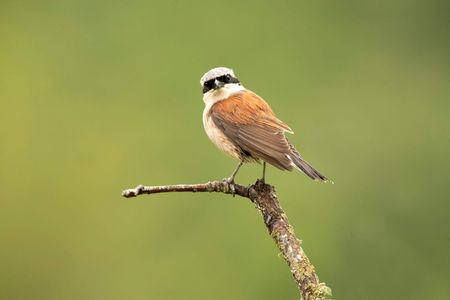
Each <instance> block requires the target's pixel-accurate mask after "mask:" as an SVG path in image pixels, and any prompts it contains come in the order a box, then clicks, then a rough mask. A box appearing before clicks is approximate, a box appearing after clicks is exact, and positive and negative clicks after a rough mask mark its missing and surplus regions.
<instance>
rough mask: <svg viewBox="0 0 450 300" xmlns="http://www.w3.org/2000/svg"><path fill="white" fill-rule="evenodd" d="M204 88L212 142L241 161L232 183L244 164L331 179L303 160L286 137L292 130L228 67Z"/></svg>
mask: <svg viewBox="0 0 450 300" xmlns="http://www.w3.org/2000/svg"><path fill="white" fill-rule="evenodd" d="M200 85H201V86H202V89H203V102H204V103H205V108H204V110H203V126H204V128H205V131H206V134H207V135H208V137H209V139H210V140H211V141H212V142H213V143H214V144H215V145H216V146H217V147H218V148H219V149H220V150H222V151H223V152H225V153H226V154H228V155H229V156H231V157H233V158H235V159H237V160H238V161H239V163H238V165H237V167H236V168H235V169H234V171H233V173H232V174H231V176H230V177H227V178H225V179H224V180H226V181H227V182H228V183H229V184H234V179H235V176H236V174H237V172H238V171H239V169H240V167H241V166H242V164H244V163H251V162H259V163H260V162H261V161H262V162H263V173H262V178H261V180H262V182H265V173H266V162H267V163H269V164H270V165H272V166H274V167H276V168H278V169H281V170H288V171H292V170H294V169H297V170H300V171H301V172H303V173H304V174H306V175H307V176H308V177H310V178H311V179H313V180H315V181H323V182H326V181H328V179H327V178H326V177H325V176H324V175H322V174H321V173H320V172H319V171H317V170H316V169H315V168H314V167H312V166H311V165H310V164H309V163H308V162H307V161H305V160H304V159H303V157H302V156H301V155H300V153H299V152H298V151H297V149H296V148H295V147H294V146H293V145H292V144H291V143H290V142H289V140H288V139H287V138H286V136H285V134H286V133H291V134H293V133H294V132H293V131H292V129H291V128H290V127H289V126H288V125H286V124H285V123H284V122H283V121H281V120H280V119H278V118H277V117H276V116H275V114H274V112H273V111H272V109H271V108H270V106H269V105H268V104H267V102H266V101H264V99H263V98H261V97H260V96H258V95H257V94H256V93H254V92H252V91H251V90H248V89H246V88H245V87H244V86H243V85H242V83H241V82H240V80H239V79H238V78H237V77H236V75H235V74H234V71H233V70H232V69H230V68H227V67H217V68H213V69H211V70H209V71H208V72H206V73H205V74H204V75H203V76H202V77H201V79H200Z"/></svg>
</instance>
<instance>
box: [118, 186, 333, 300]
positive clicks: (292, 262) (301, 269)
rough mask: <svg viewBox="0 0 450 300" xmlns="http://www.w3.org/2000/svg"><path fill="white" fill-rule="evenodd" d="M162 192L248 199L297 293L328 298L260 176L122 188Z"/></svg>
mask: <svg viewBox="0 0 450 300" xmlns="http://www.w3.org/2000/svg"><path fill="white" fill-rule="evenodd" d="M166 192H217V193H225V194H233V196H234V195H235V194H236V195H239V196H241V197H245V198H248V199H250V200H251V201H252V202H253V203H255V204H256V207H257V208H258V210H259V211H260V212H261V214H262V217H263V220H264V224H265V225H266V227H267V229H268V231H269V234H270V235H271V236H272V238H273V240H274V242H275V244H276V245H277V247H278V249H279V250H280V251H281V253H282V254H283V257H284V259H285V260H286V262H287V264H288V266H289V268H290V269H291V273H292V275H293V277H294V281H295V283H296V284H297V287H298V289H299V291H300V295H301V297H302V298H303V299H304V300H322V299H330V297H331V289H330V288H329V287H327V286H326V285H325V283H321V282H320V281H319V277H318V276H317V274H316V272H315V270H314V266H313V265H312V264H311V263H310V261H309V259H308V257H307V256H306V254H305V252H304V251H303V249H302V247H301V242H300V240H299V239H297V237H296V236H295V233H294V229H293V228H292V226H291V225H290V224H289V221H288V219H287V216H286V214H285V213H284V211H283V209H282V208H281V206H280V203H279V202H278V198H277V195H276V193H275V188H274V187H273V186H271V185H268V184H265V183H264V182H263V181H261V180H258V181H256V183H255V184H253V185H251V186H249V187H246V186H242V185H239V184H234V185H230V184H229V183H227V182H226V181H210V182H207V183H202V184H179V185H164V186H142V185H140V186H137V187H136V188H134V189H128V190H124V191H123V192H122V196H124V197H126V198H130V197H136V196H139V195H142V194H156V193H166Z"/></svg>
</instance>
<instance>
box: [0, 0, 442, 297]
mask: <svg viewBox="0 0 450 300" xmlns="http://www.w3.org/2000/svg"><path fill="white" fill-rule="evenodd" d="M449 11H450V5H449V2H448V1H331V0H328V1H323V0H319V1H277V2H275V1H201V2H200V1H175V0H170V1H160V2H152V1H101V0H97V1H87V0H83V1H69V0H66V1H19V0H17V1H12V0H3V1H1V2H0V101H1V107H0V137H1V141H0V143H1V144H0V201H1V202H0V220H1V221H0V243H1V244H0V298H1V299H45V300H49V299H298V296H297V290H296V287H295V285H294V283H293V281H292V279H291V275H290V273H289V271H288V269H287V267H286V265H285V262H284V261H283V259H282V258H280V257H278V256H277V249H276V247H275V245H274V244H273V242H272V241H271V239H270V238H269V236H268V235H267V232H266V229H265V228H264V226H263V223H262V220H261V217H260V215H259V214H258V212H257V211H256V209H255V208H254V206H253V205H252V204H251V203H250V202H249V201H248V200H246V199H242V198H238V197H236V198H232V197H230V196H226V195H220V194H161V195H155V196H151V197H148V196H143V197H140V198H135V199H131V200H126V199H124V198H122V197H121V196H120V194H121V191H122V189H124V188H128V187H134V186H135V185H137V184H140V183H142V184H153V185H157V184H170V183H195V182H205V181H207V180H210V179H221V178H223V177H225V176H228V175H229V174H230V173H231V171H232V170H233V168H234V167H235V164H236V162H235V161H233V160H232V159H230V158H228V157H226V156H225V155H223V154H222V153H221V152H220V151H219V150H217V149H216V148H215V147H214V145H213V144H212V143H211V142H210V141H209V140H208V138H207V137H206V135H205V133H204V130H203V125H202V121H201V116H202V111H203V107H204V104H203V102H202V99H201V97H202V95H201V88H200V86H199V83H198V81H199V79H200V77H201V75H203V73H204V72H206V71H207V70H209V69H210V68H212V67H216V66H228V67H232V68H234V70H235V72H236V74H237V75H238V77H239V78H240V79H241V81H242V82H243V83H244V85H245V86H246V87H247V88H250V89H252V90H254V91H256V92H257V93H258V94H260V95H261V96H262V97H264V98H265V99H266V100H267V101H268V102H269V103H270V104H271V106H272V108H273V109H274V111H275V112H276V113H277V116H278V117H279V118H280V119H282V120H283V121H285V122H286V123H287V124H289V125H290V126H291V127H292V128H293V129H294V131H295V132H296V134H295V135H294V136H291V137H290V140H291V141H292V142H293V143H294V144H295V145H297V147H298V148H299V149H300V151H301V152H302V153H303V155H304V156H305V157H306V159H307V160H308V161H310V162H311V163H312V164H313V165H314V166H315V167H316V168H317V169H319V170H320V171H321V172H323V173H324V174H326V175H327V176H329V177H330V178H332V179H333V180H334V181H335V184H334V185H331V184H318V183H315V182H313V181H311V180H309V179H308V178H307V177H306V176H304V175H303V174H300V173H289V172H281V171H279V170H276V169H274V168H272V167H270V168H269V169H268V174H267V180H268V182H270V183H271V184H273V185H275V186H276V188H277V191H278V195H279V197H280V200H281V203H282V205H283V207H284V209H285V210H286V212H287V214H288V216H289V218H290V221H291V222H292V224H293V225H294V227H295V230H296V232H297V234H298V235H299V237H301V239H302V240H303V243H304V248H305V251H306V252H307V254H308V255H309V257H310V259H311V261H312V262H313V264H314V265H315V266H316V269H317V272H318V274H319V276H320V279H321V280H322V281H325V282H326V283H327V284H328V285H329V286H330V287H332V289H333V293H334V298H335V299H444V298H447V297H448V294H449V293H450V286H449V277H450V254H449V253H450V221H449V219H450V204H449V198H450V197H449V194H450V188H449V179H448V177H449V171H450V160H449V153H450V121H449V116H450V104H449V103H450V101H449V100H450V87H449V86H450V54H449V53H450V52H449V51H450V25H449V24H450V18H449ZM260 172H261V167H260V166H257V165H249V166H245V167H244V168H243V169H242V170H241V172H240V173H239V174H238V177H237V181H238V182H239V183H242V184H249V183H252V182H254V181H255V179H256V178H257V177H258V176H259V175H260Z"/></svg>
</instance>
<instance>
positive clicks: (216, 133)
mask: <svg viewBox="0 0 450 300" xmlns="http://www.w3.org/2000/svg"><path fill="white" fill-rule="evenodd" d="M209 109H210V107H208V106H207V107H205V110H204V111H203V126H204V127H205V131H206V134H207V135H208V137H209V139H210V140H211V141H212V142H213V143H214V144H215V145H216V146H217V147H218V148H219V149H220V150H222V151H223V152H225V153H226V154H228V155H230V156H231V157H234V158H236V159H240V155H239V154H240V151H239V150H238V149H237V148H236V146H235V145H234V144H233V143H232V142H231V141H230V140H229V139H228V138H227V137H226V136H225V135H224V134H223V133H222V131H221V130H220V129H219V128H218V127H217V126H216V124H214V122H213V120H212V119H211V116H210V114H209Z"/></svg>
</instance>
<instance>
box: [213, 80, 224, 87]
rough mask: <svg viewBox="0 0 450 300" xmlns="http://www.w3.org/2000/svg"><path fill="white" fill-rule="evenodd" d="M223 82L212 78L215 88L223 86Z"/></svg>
mask: <svg viewBox="0 0 450 300" xmlns="http://www.w3.org/2000/svg"><path fill="white" fill-rule="evenodd" d="M224 85H225V84H224V83H223V82H222V81H219V80H217V79H216V80H214V86H215V87H216V89H220V88H221V87H223V86H224Z"/></svg>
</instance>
